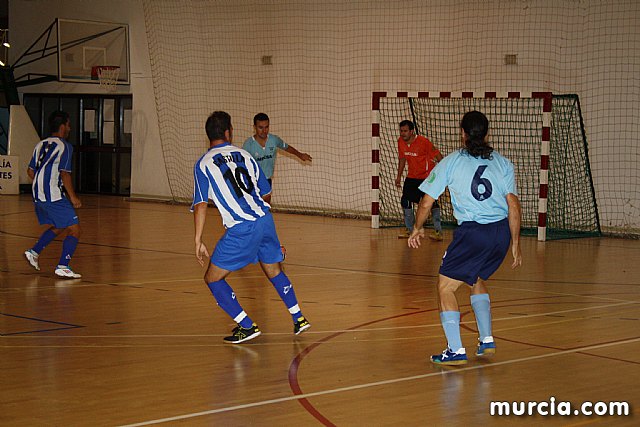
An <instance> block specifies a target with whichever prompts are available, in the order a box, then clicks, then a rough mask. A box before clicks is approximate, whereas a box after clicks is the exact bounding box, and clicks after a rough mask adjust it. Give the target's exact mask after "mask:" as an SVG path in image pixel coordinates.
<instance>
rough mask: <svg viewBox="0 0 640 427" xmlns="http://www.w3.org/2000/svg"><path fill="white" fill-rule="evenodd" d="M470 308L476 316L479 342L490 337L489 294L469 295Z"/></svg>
mask: <svg viewBox="0 0 640 427" xmlns="http://www.w3.org/2000/svg"><path fill="white" fill-rule="evenodd" d="M471 306H472V307H473V312H474V313H475V315H476V323H477V325H478V334H479V335H480V341H482V340H483V339H485V338H486V337H489V336H491V301H490V300H489V294H477V295H471Z"/></svg>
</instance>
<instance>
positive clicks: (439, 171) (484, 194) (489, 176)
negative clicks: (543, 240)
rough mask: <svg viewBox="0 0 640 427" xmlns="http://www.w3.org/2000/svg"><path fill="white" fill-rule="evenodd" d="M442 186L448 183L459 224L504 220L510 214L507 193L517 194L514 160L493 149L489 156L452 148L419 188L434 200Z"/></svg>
mask: <svg viewBox="0 0 640 427" xmlns="http://www.w3.org/2000/svg"><path fill="white" fill-rule="evenodd" d="M445 187H449V194H451V204H452V205H453V215H454V216H455V217H456V220H458V224H461V223H463V222H465V221H474V222H477V223H479V224H489V223H493V222H497V221H500V220H503V219H505V218H506V217H507V216H508V214H509V206H508V204H507V194H509V193H511V194H513V195H516V196H517V195H518V190H517V188H516V178H515V173H514V167H513V163H511V162H510V161H509V160H508V159H507V158H505V157H503V156H501V155H500V154H499V153H498V152H496V151H494V152H493V153H491V159H483V158H481V157H473V156H472V155H470V154H469V153H467V152H466V151H465V150H458V151H454V152H453V153H451V154H449V155H448V156H447V157H445V158H444V159H442V160H441V161H440V163H438V164H437V165H436V167H435V168H434V169H433V170H432V171H431V173H430V174H429V176H428V177H427V179H425V180H424V182H423V183H422V184H420V187H419V188H420V191H422V192H423V193H425V194H428V195H429V196H431V197H433V198H434V199H436V200H437V199H438V197H439V196H440V195H441V194H442V193H443V192H444V189H445Z"/></svg>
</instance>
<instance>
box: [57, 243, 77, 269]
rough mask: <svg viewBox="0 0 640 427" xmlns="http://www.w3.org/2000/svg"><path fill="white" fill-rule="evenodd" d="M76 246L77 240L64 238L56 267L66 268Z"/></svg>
mask: <svg viewBox="0 0 640 427" xmlns="http://www.w3.org/2000/svg"><path fill="white" fill-rule="evenodd" d="M77 246H78V239H77V238H76V237H73V236H67V237H65V238H64V240H63V241H62V255H60V262H58V265H65V266H67V267H68V266H69V263H70V262H71V257H72V256H73V253H74V252H75V251H76V247H77Z"/></svg>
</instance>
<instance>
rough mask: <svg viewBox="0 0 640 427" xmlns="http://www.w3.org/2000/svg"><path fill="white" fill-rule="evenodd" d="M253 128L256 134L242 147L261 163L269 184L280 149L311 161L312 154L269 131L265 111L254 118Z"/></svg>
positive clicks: (267, 117)
mask: <svg viewBox="0 0 640 427" xmlns="http://www.w3.org/2000/svg"><path fill="white" fill-rule="evenodd" d="M253 128H254V130H255V134H254V135H253V136H251V137H249V138H247V140H246V141H245V142H244V144H243V145H242V148H243V149H245V150H247V151H248V152H249V153H250V154H251V156H252V157H253V158H254V159H256V161H257V162H258V164H259V165H260V169H262V172H264V174H265V176H266V177H267V179H268V180H269V184H273V172H274V169H275V166H276V157H277V154H278V149H280V150H284V151H286V152H287V153H291V154H293V155H294V156H296V157H297V158H299V159H300V160H301V161H303V162H310V161H311V160H312V158H311V156H310V155H309V154H307V153H302V152H300V151H298V150H296V149H295V148H293V147H292V146H291V145H289V144H287V143H286V142H284V141H283V140H282V138H280V137H279V136H278V135H274V134H270V133H269V116H267V115H266V114H265V113H258V114H256V115H255V117H254V118H253ZM265 200H266V201H267V203H270V202H271V194H269V195H267V197H266V199H265Z"/></svg>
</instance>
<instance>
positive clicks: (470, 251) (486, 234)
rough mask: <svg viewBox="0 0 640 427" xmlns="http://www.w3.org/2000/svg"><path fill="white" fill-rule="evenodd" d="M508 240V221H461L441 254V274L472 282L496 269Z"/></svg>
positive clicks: (507, 245) (505, 249)
mask: <svg viewBox="0 0 640 427" xmlns="http://www.w3.org/2000/svg"><path fill="white" fill-rule="evenodd" d="M510 243H511V232H510V230H509V220H508V219H506V218H505V219H503V220H501V221H498V222H493V223H491V224H479V223H477V222H473V221H468V222H463V223H462V224H460V226H459V227H458V228H457V229H456V231H455V232H454V233H453V241H452V242H451V244H450V245H449V247H448V248H447V251H446V252H445V253H444V256H443V257H442V265H441V266H440V274H442V275H443V276H447V277H449V278H451V279H455V280H462V281H463V282H465V283H467V284H469V285H472V286H473V285H474V284H475V283H476V282H477V281H478V278H480V279H482V280H487V279H488V278H489V277H491V275H492V274H493V273H495V272H496V270H498V268H499V267H500V265H501V264H502V261H504V258H505V257H506V256H507V252H508V251H509V245H510Z"/></svg>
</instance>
